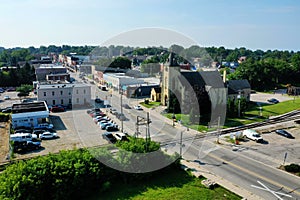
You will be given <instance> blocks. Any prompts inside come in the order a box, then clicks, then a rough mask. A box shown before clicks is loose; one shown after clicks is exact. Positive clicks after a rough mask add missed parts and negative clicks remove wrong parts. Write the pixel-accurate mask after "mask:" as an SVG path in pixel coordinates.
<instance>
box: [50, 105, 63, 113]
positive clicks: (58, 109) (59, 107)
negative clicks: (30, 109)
mask: <svg viewBox="0 0 300 200" xmlns="http://www.w3.org/2000/svg"><path fill="white" fill-rule="evenodd" d="M50 111H51V112H64V111H65V108H64V107H63V106H52V107H51V108H50Z"/></svg>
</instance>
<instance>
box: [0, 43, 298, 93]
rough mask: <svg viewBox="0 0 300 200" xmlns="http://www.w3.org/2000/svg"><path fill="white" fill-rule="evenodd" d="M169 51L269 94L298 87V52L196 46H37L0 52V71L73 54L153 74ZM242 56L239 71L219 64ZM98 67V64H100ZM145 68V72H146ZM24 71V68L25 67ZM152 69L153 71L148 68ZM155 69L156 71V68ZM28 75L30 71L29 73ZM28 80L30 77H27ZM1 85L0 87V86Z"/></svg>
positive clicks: (9, 75)
mask: <svg viewBox="0 0 300 200" xmlns="http://www.w3.org/2000/svg"><path fill="white" fill-rule="evenodd" d="M170 51H172V52H174V53H175V54H176V55H177V60H178V61H179V62H180V63H188V62H189V61H190V60H191V59H192V58H199V61H200V62H201V63H202V64H203V65H204V66H208V65H210V64H211V63H212V62H217V63H219V67H220V68H222V67H224V68H225V69H226V71H228V72H229V75H228V79H247V80H248V81H249V82H250V84H251V86H252V88H253V89H256V90H270V89H274V88H280V87H284V86H285V85H287V84H292V85H295V86H299V85H300V80H299V78H298V77H299V75H300V52H299V51H298V52H294V51H287V50H285V51H282V50H267V51H263V50H255V51H253V50H250V49H246V48H245V47H240V48H235V49H226V48H225V47H199V46H197V45H193V46H190V47H188V48H184V47H182V46H180V45H176V44H174V45H172V46H170V47H169V48H165V47H162V46H160V47H147V48H138V47H129V46H119V45H118V46H114V45H110V46H108V47H105V46H102V47H97V48H96V46H69V45H62V46H55V45H49V46H48V47H46V46H40V47H39V48H35V47H29V48H11V49H5V48H3V47H2V48H0V67H5V66H7V67H8V66H17V68H18V67H19V66H18V63H19V62H20V61H23V62H29V61H30V60H32V59H35V58H37V56H38V55H39V56H40V55H49V54H51V53H54V54H65V55H68V54H70V53H76V54H78V55H97V56H99V57H106V58H107V57H108V58H112V57H117V56H120V55H121V56H122V55H123V56H125V57H128V58H130V59H131V62H133V63H132V64H133V65H141V66H142V68H141V70H144V71H145V72H151V73H156V71H157V70H154V71H153V69H152V70H151V69H149V66H150V68H151V67H152V63H161V62H166V60H167V58H168V54H169V52H170ZM139 56H140V57H145V58H147V59H146V60H142V61H140V60H139ZM242 56H245V57H246V61H245V62H243V63H241V64H240V65H239V67H238V68H237V69H236V70H235V71H234V72H233V71H232V70H229V69H228V68H226V67H225V66H222V62H224V61H226V62H237V61H238V59H239V58H240V57H242ZM100 63H101V62H100ZM147 67H148V68H147ZM27 68H28V66H27ZM152 68H153V67H152ZM157 69H158V67H157ZM11 73H13V72H9V73H7V72H1V73H0V77H6V78H4V79H3V78H1V79H2V81H0V82H5V84H8V82H7V81H4V80H7V79H9V77H12V76H13V74H11ZM31 73H32V71H31ZM30 77H33V76H31V75H30ZM23 80H24V81H26V82H29V81H30V80H29V79H20V81H17V82H15V83H14V85H16V84H17V85H16V86H19V85H20V84H26V83H24V82H23ZM1 85H2V86H3V84H1V83H0V86H1Z"/></svg>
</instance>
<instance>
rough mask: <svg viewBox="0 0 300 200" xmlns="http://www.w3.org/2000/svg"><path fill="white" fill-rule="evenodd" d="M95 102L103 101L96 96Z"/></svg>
mask: <svg viewBox="0 0 300 200" xmlns="http://www.w3.org/2000/svg"><path fill="white" fill-rule="evenodd" d="M95 102H96V103H103V102H104V101H103V100H101V99H100V98H96V99H95Z"/></svg>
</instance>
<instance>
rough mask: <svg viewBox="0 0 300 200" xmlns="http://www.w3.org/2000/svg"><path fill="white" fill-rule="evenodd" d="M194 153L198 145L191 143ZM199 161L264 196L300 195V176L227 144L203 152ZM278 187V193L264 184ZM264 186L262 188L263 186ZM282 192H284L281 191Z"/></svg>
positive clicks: (276, 189) (283, 197)
mask: <svg viewBox="0 0 300 200" xmlns="http://www.w3.org/2000/svg"><path fill="white" fill-rule="evenodd" d="M190 149H191V150H189V151H188V152H189V154H190V156H192V157H193V155H194V157H196V156H197V155H198V157H199V152H198V149H197V147H195V146H194V145H193V146H191V148H190ZM196 160H198V161H199V164H200V165H202V167H203V168H205V169H207V170H209V171H210V172H212V173H214V174H216V175H218V176H220V177H222V178H224V179H227V180H229V181H231V182H232V183H234V184H236V185H238V186H240V187H242V188H244V189H246V190H248V191H250V192H252V193H254V194H256V195H259V196H261V197H262V198H264V199H279V197H280V198H282V199H300V178H299V177H296V176H293V175H291V174H288V173H286V172H284V171H281V170H279V169H275V168H273V167H269V166H267V165H265V164H263V163H260V162H257V161H255V160H253V159H251V158H247V157H244V156H242V155H240V154H239V153H237V152H232V151H230V150H227V149H224V148H215V149H213V150H211V151H209V152H208V153H205V152H204V154H201V155H200V159H198V158H197V159H196ZM258 181H259V182H260V183H262V184H264V185H265V186H266V187H267V188H269V189H270V190H272V191H275V192H276V193H275V194H277V195H278V196H279V197H276V196H275V195H274V193H272V192H271V191H268V189H267V188H264V187H263V185H261V184H260V183H259V182H258ZM258 187H260V188H261V189H259V188H258ZM280 193H282V194H280Z"/></svg>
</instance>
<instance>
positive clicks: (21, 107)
mask: <svg viewBox="0 0 300 200" xmlns="http://www.w3.org/2000/svg"><path fill="white" fill-rule="evenodd" d="M37 111H48V108H47V106H46V103H45V102H44V101H40V102H30V103H20V104H13V106H12V113H13V114H16V113H26V112H37Z"/></svg>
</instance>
